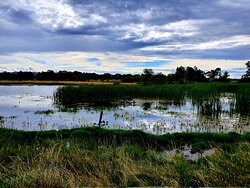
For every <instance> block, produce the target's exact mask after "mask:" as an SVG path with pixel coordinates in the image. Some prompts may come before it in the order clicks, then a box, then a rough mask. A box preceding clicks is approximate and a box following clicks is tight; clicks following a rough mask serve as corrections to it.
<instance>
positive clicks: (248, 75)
mask: <svg viewBox="0 0 250 188" xmlns="http://www.w3.org/2000/svg"><path fill="white" fill-rule="evenodd" d="M246 66H247V71H246V74H245V75H244V78H247V79H249V78H250V61H248V62H247V63H246Z"/></svg>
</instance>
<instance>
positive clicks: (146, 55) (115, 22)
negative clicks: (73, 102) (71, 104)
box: [0, 0, 250, 77]
mask: <svg viewBox="0 0 250 188" xmlns="http://www.w3.org/2000/svg"><path fill="white" fill-rule="evenodd" d="M249 19H250V0H237V1H236V0H202V1H200V0H166V1H162V0H136V1H135V0H124V1H119V0H105V1H103V0H15V1H13V0H2V1H0V41H1V43H0V71H19V70H22V71H25V70H26V71H46V70H48V69H50V70H55V71H58V70H68V71H82V72H97V73H105V72H110V73H141V72H142V70H143V69H144V68H152V69H153V70H155V72H163V73H165V74H168V73H170V72H174V71H175V69H176V67H177V66H181V65H182V66H197V67H198V68H200V69H202V70H210V69H214V68H217V67H221V68H222V70H223V71H229V72H230V75H231V77H240V76H241V75H243V74H244V72H245V69H246V68H245V63H246V62H247V61H248V60H249V59H250V24H249Z"/></svg>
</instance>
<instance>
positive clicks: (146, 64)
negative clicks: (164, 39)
mask: <svg viewBox="0 0 250 188" xmlns="http://www.w3.org/2000/svg"><path fill="white" fill-rule="evenodd" d="M171 62H172V61H171V60H154V61H137V62H136V61H134V62H121V63H122V64H123V65H125V66H126V67H129V68H132V67H143V68H151V67H161V66H164V65H167V64H169V63H171Z"/></svg>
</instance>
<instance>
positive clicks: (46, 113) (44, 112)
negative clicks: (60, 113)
mask: <svg viewBox="0 0 250 188" xmlns="http://www.w3.org/2000/svg"><path fill="white" fill-rule="evenodd" d="M34 113H35V114H45V115H49V114H54V111H53V110H37V111H35V112H34Z"/></svg>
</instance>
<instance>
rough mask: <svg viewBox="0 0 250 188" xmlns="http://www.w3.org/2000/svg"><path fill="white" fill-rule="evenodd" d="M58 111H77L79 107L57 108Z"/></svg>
mask: <svg viewBox="0 0 250 188" xmlns="http://www.w3.org/2000/svg"><path fill="white" fill-rule="evenodd" d="M59 112H68V113H77V112H79V109H77V108H59Z"/></svg>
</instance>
